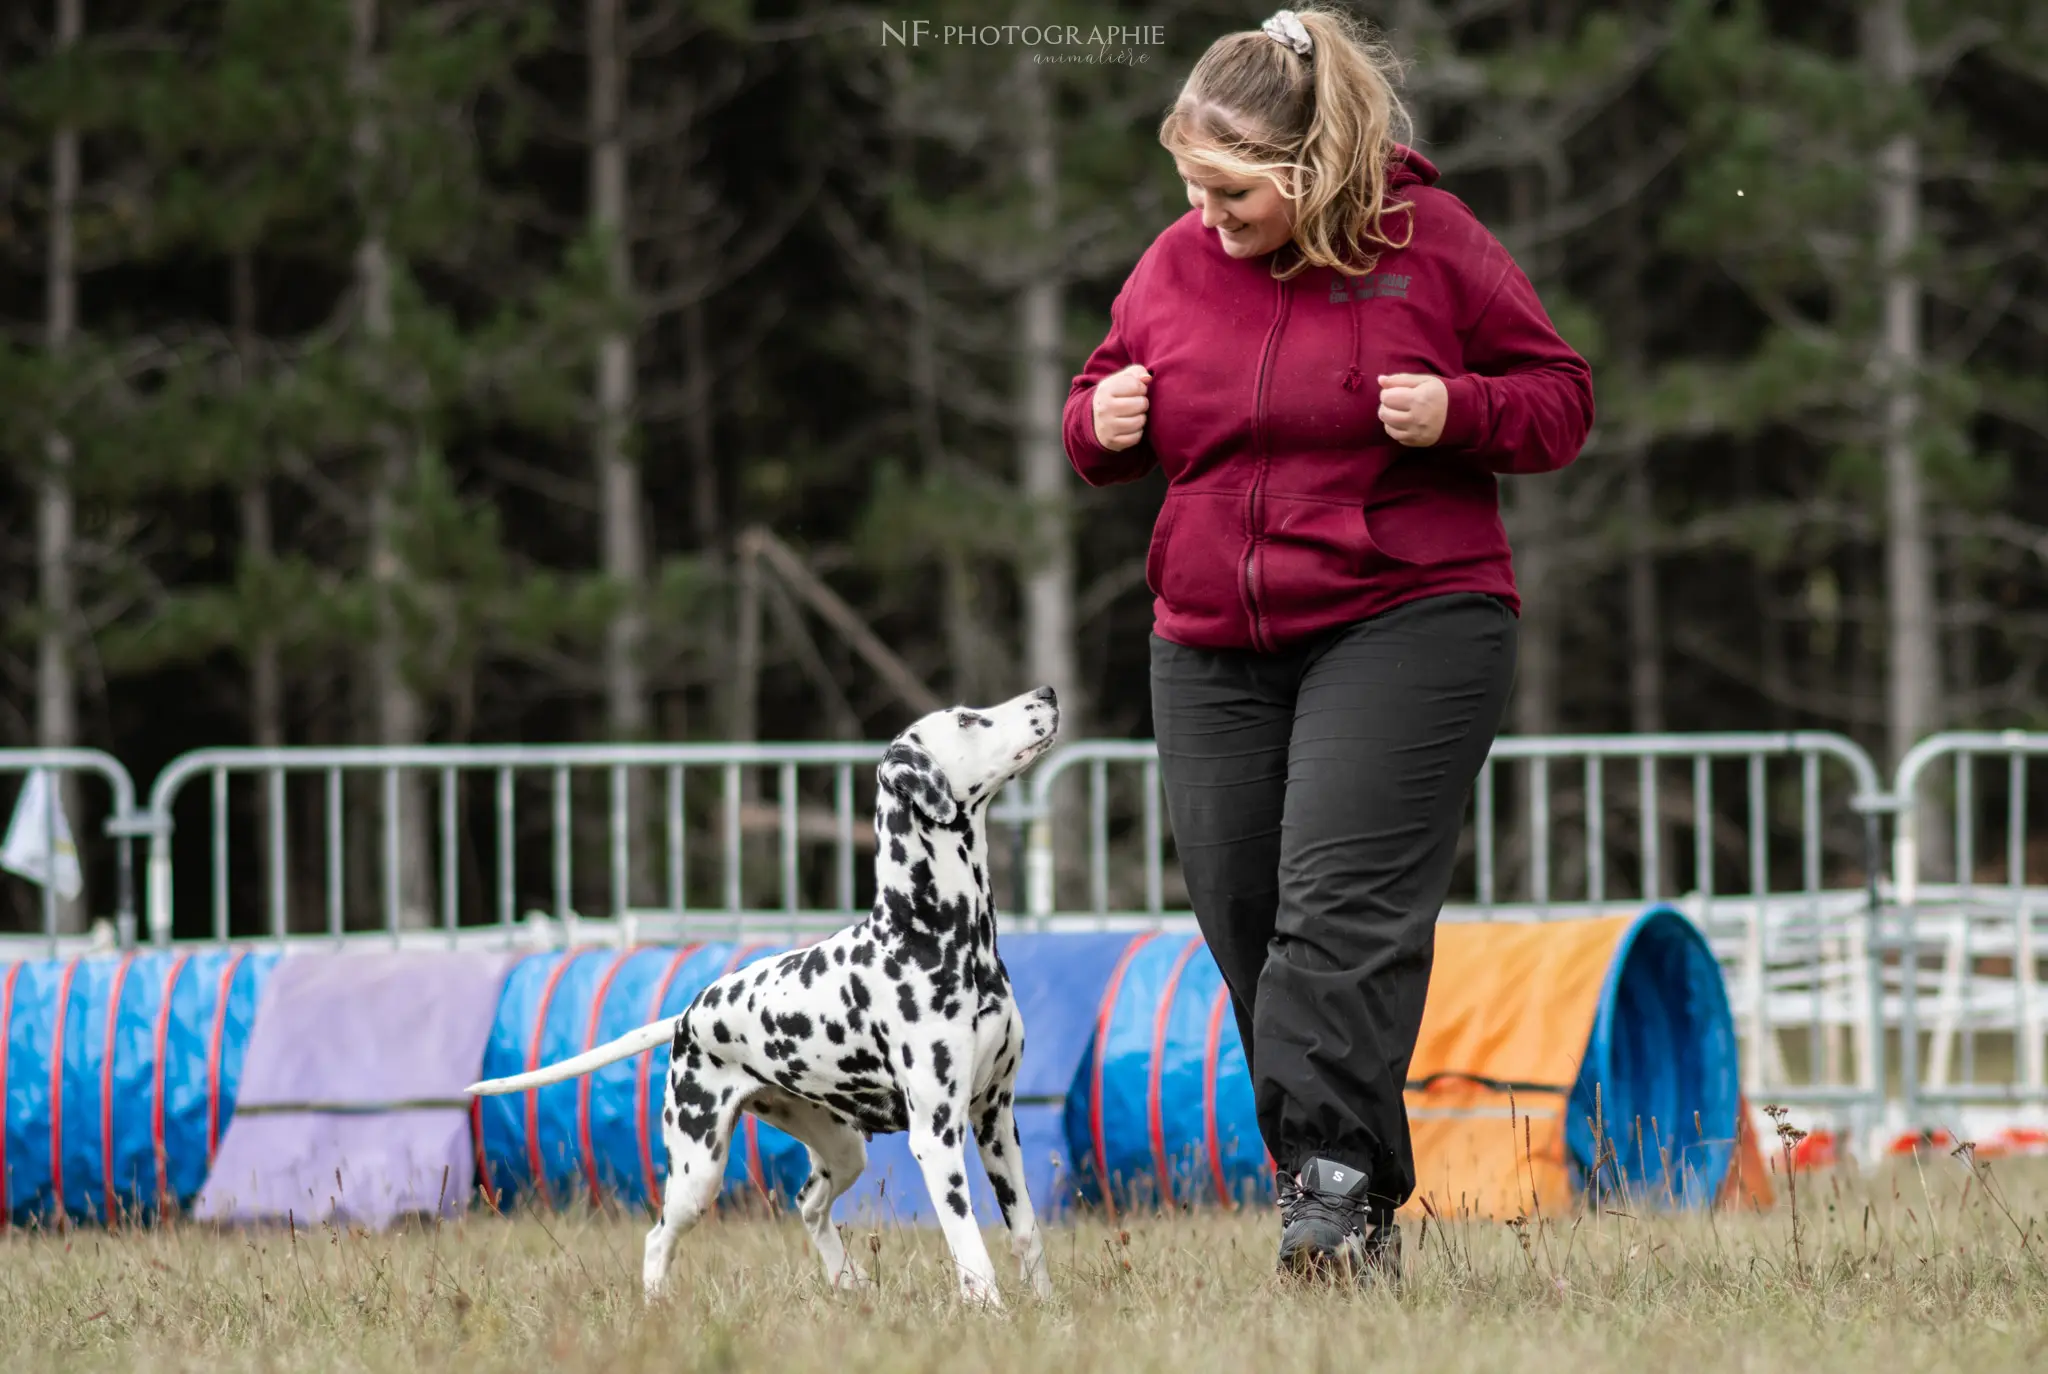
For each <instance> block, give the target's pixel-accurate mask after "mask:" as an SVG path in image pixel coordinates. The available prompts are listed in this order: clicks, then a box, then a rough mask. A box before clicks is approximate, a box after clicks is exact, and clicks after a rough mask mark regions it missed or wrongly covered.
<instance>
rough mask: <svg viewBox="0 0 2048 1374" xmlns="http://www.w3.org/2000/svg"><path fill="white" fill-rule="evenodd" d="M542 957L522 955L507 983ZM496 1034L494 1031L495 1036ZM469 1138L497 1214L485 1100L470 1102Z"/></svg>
mask: <svg viewBox="0 0 2048 1374" xmlns="http://www.w3.org/2000/svg"><path fill="white" fill-rule="evenodd" d="M540 957H541V956H540V955H538V954H522V955H520V956H519V958H518V960H517V961H516V962H515V963H514V964H513V965H512V967H511V968H510V969H508V970H506V973H505V978H506V981H507V982H509V981H510V980H511V977H512V975H513V974H514V973H516V972H518V971H519V969H520V968H521V967H523V966H524V965H525V964H526V963H527V962H528V961H529V960H532V959H538V958H540ZM502 987H503V984H501V985H500V988H501V990H502ZM495 1033H496V1032H495V1031H494V1032H493V1034H495ZM487 1052H488V1051H487ZM477 1073H478V1076H482V1073H483V1067H482V1066H481V1065H479V1066H478V1067H477ZM469 1136H470V1143H471V1145H472V1146H473V1147H474V1148H475V1151H476V1186H477V1187H478V1188H479V1189H480V1190H482V1192H483V1195H484V1205H485V1206H486V1207H488V1208H490V1209H491V1210H492V1211H494V1212H495V1211H497V1210H498V1189H497V1186H496V1185H495V1184H493V1183H492V1182H491V1156H490V1152H489V1151H487V1150H486V1149H484V1100H483V1099H482V1098H481V1097H472V1098H471V1099H470V1100H469Z"/></svg>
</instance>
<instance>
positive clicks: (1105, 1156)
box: [1088, 930, 1159, 1217]
mask: <svg viewBox="0 0 2048 1374" xmlns="http://www.w3.org/2000/svg"><path fill="white" fill-rule="evenodd" d="M1158 936H1159V932H1158V931H1156V930H1148V931H1145V932H1144V933H1143V934H1141V935H1139V936H1138V937H1137V938H1135V939H1133V940H1132V941H1131V942H1130V943H1129V944H1128V945H1125V946H1124V952H1123V956H1122V957H1121V958H1119V959H1118V960H1117V961H1116V968H1115V970H1114V971H1112V972H1111V973H1110V975H1109V986H1108V987H1107V988H1106V989H1104V990H1103V993H1102V1004H1101V1005H1100V1006H1099V1007H1098V1008H1097V1009H1096V1012H1095V1053H1094V1056H1093V1060H1092V1062H1091V1063H1090V1065H1089V1070H1088V1072H1089V1080H1088V1081H1089V1093H1088V1130H1089V1135H1090V1137H1091V1138H1092V1141H1093V1144H1094V1146H1095V1179H1096V1182H1097V1183H1098V1184H1100V1185H1101V1187H1102V1200H1103V1202H1104V1203H1105V1204H1106V1205H1107V1206H1108V1208H1109V1214H1110V1216H1112V1217H1114V1216H1115V1215H1116V1196H1115V1193H1114V1191H1113V1190H1112V1189H1111V1188H1110V1186H1109V1148H1108V1146H1107V1145H1106V1144H1105V1142H1104V1141H1103V1138H1102V1060H1103V1056H1104V1055H1105V1054H1107V1053H1108V1051H1109V1022H1110V1017H1111V1015H1112V1014H1113V1013H1114V1012H1115V1011H1116V996H1117V994H1118V993H1119V992H1121V991H1122V990H1123V986H1124V974H1125V973H1126V972H1127V971H1128V970H1129V969H1130V967H1131V960H1133V959H1135V958H1136V957H1137V955H1138V951H1139V950H1141V949H1143V948H1144V947H1145V946H1146V945H1148V944H1150V943H1152V941H1153V940H1155V939H1157V938H1158Z"/></svg>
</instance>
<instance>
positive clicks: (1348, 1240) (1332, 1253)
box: [1278, 1159, 1401, 1283]
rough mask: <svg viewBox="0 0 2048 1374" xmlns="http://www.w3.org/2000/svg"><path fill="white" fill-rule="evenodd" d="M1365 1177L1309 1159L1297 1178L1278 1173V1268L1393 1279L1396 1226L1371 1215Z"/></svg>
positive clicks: (1307, 1274)
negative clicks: (1366, 1197) (1366, 1198)
mask: <svg viewBox="0 0 2048 1374" xmlns="http://www.w3.org/2000/svg"><path fill="white" fill-rule="evenodd" d="M1365 1184H1366V1176H1365V1175H1364V1174H1363V1173H1362V1172H1360V1171H1359V1170H1357V1169H1354V1168H1352V1167H1350V1166H1349V1165H1344V1164H1334V1163H1332V1162H1331V1161H1329V1160H1327V1159H1311V1160H1310V1161H1309V1162H1308V1164H1307V1165H1306V1166H1305V1167H1304V1168H1303V1169H1302V1171H1301V1174H1300V1176H1299V1177H1298V1178H1290V1177H1288V1176H1287V1175H1286V1174H1281V1175H1280V1176H1279V1190H1280V1228H1281V1229H1280V1262H1279V1266H1278V1267H1279V1269H1280V1272H1282V1273H1285V1274H1294V1275H1297V1276H1299V1277H1302V1278H1324V1277H1335V1278H1349V1279H1352V1280H1354V1281H1356V1282H1359V1283H1367V1282H1371V1281H1374V1280H1380V1281H1384V1282H1387V1283H1395V1282H1398V1281H1399V1279H1400V1275H1401V1228H1400V1227H1399V1226H1396V1225H1395V1224H1394V1221H1393V1218H1391V1217H1381V1218H1378V1219H1375V1218H1373V1217H1372V1216H1371V1215H1370V1209H1369V1207H1368V1206H1367V1203H1366V1200H1365Z"/></svg>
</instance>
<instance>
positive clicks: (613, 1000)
mask: <svg viewBox="0 0 2048 1374" xmlns="http://www.w3.org/2000/svg"><path fill="white" fill-rule="evenodd" d="M787 948H788V946H786V945H781V944H766V943H759V944H731V943H722V942H721V943H713V944H695V945H685V946H682V947H681V948H677V949H639V950H629V951H624V952H621V951H618V950H613V949H603V948H585V949H578V950H571V951H568V952H550V953H545V954H535V955H532V956H529V957H528V958H526V959H524V960H522V961H521V962H520V963H519V964H518V965H517V966H515V967H514V968H513V970H512V972H511V973H510V974H509V975H507V977H506V979H505V990H504V992H503V994H502V995H501V996H500V998H499V1000H498V1011H497V1019H496V1021H495V1022H494V1023H493V1025H492V1027H491V1035H490V1040H489V1042H488V1044H487V1047H486V1049H485V1051H484V1063H483V1075H482V1076H483V1077H485V1078H504V1077H510V1076H511V1075H513V1074H519V1073H526V1072H528V1071H530V1070H532V1069H536V1068H541V1067H544V1066H546V1065H548V1064H552V1063H555V1062H557V1061H559V1060H563V1059H568V1058H571V1057H573V1056H575V1055H578V1054H582V1053H583V1052H584V1051H585V1050H588V1049H593V1048H595V1047H596V1046H598V1045H601V1044H603V1043H604V1042H605V1041H607V1040H611V1039H614V1038H616V1037H618V1036H620V1035H624V1034H625V1033H626V1032H627V1031H630V1030H632V1029H634V1028H635V1027H636V1026H642V1025H645V1024H646V1023H647V1022H649V1021H654V1020H658V1019H660V1018H661V1017H664V1016H675V1015H677V1014H679V1013H680V1012H682V1011H683V1009H684V1008H686V1007H687V1006H689V1004H690V1001H691V999H692V998H694V997H696V995H697V994H698V993H700V992H702V991H703V990H704V989H705V988H706V987H708V986H709V985H710V984H711V983H712V982H713V981H714V980H715V979H717V978H719V977H721V976H723V975H724V974H727V973H730V972H732V971H733V970H735V969H739V968H744V967H745V966H747V965H748V964H751V963H753V962H755V961H756V960H759V959H764V958H767V957H769V956H770V955H774V954H779V953H782V952H784V951H785V950H786V949H787ZM667 1068H668V1049H667V1047H665V1046H663V1047H659V1048H656V1049H652V1050H648V1051H646V1052H645V1053H642V1054H638V1055H635V1056H633V1057H632V1058H631V1059H625V1060H621V1061H619V1062H618V1063H616V1064H607V1065H605V1066H604V1067H603V1068H601V1069H598V1070H596V1071H594V1072H592V1073H587V1074H584V1075H583V1076H582V1077H580V1078H572V1079H570V1080H569V1081H567V1082H565V1083H551V1084H549V1085H548V1086H546V1087H543V1088H534V1089H530V1090H529V1091H527V1092H523V1093H506V1094H503V1095H501V1096H497V1097H486V1098H482V1099H479V1105H478V1109H477V1111H478V1118H477V1120H478V1128H479V1133H480V1134H479V1138H480V1143H481V1149H480V1152H479V1153H480V1157H481V1161H482V1164H483V1167H484V1171H485V1177H486V1193H487V1195H488V1196H489V1197H491V1198H492V1200H493V1201H495V1202H496V1204H497V1205H499V1206H501V1207H510V1206H513V1205H516V1204H518V1203H520V1202H523V1201H529V1200H532V1199H533V1197H534V1195H535V1194H538V1197H539V1200H540V1201H542V1202H545V1203H552V1204H554V1205H561V1204H562V1203H564V1202H566V1201H568V1200H570V1199H572V1198H577V1197H587V1198H589V1199H590V1200H591V1201H593V1202H599V1201H602V1200H604V1199H606V1198H612V1199H616V1200H617V1201H619V1202H620V1203H622V1204H624V1205H625V1206H627V1207H629V1208H632V1209H634V1210H638V1211H651V1210H652V1208H653V1206H654V1203H655V1200H656V1199H658V1198H659V1197H660V1193H661V1187H662V1183H663V1180H665V1179H666V1178H667V1176H668V1153H667V1151H666V1150H665V1149H664V1148H663V1146H662V1140H661V1111H662V1093H663V1090H664V1088H665V1086H666V1082H667ZM809 1173H810V1155H809V1152H808V1151H807V1150H806V1149H805V1148H804V1146H803V1144H802V1142H800V1141H797V1140H795V1139H793V1138H791V1137H790V1136H788V1135H785V1134H784V1133H783V1132H781V1131H779V1130H776V1129H775V1128H774V1127H772V1126H768V1125H765V1124H763V1123H761V1122H759V1121H757V1120H755V1119H754V1118H753V1117H752V1116H751V1115H748V1116H744V1117H742V1118H741V1124H740V1127H739V1129H738V1130H737V1131H735V1132H734V1139H733V1148H732V1150H731V1151H730V1152H729V1153H728V1154H727V1155H726V1174H725V1189H724V1195H725V1196H726V1197H734V1196H744V1195H746V1194H749V1193H751V1194H755V1195H758V1196H763V1197H765V1198H767V1199H770V1200H772V1201H774V1202H779V1203H781V1204H784V1205H787V1204H789V1203H791V1202H793V1201H794V1200H795V1197H796V1191H797V1189H799V1188H801V1187H802V1186H803V1181H804V1179H805V1178H806V1177H807V1176H808V1175H809Z"/></svg>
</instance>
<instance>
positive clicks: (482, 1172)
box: [469, 1097, 498, 1212]
mask: <svg viewBox="0 0 2048 1374" xmlns="http://www.w3.org/2000/svg"><path fill="white" fill-rule="evenodd" d="M469 1140H470V1144H471V1146H472V1147H473V1148H474V1149H475V1150H476V1184H477V1187H478V1188H479V1189H481V1190H482V1192H483V1195H484V1206H486V1207H488V1208H490V1209H491V1210H492V1211H493V1212H495V1211H497V1210H498V1190H497V1189H496V1188H493V1187H492V1186H491V1161H490V1158H489V1157H488V1156H486V1155H485V1154H484V1100H483V1099H482V1098H481V1097H472V1098H471V1099H469Z"/></svg>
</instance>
